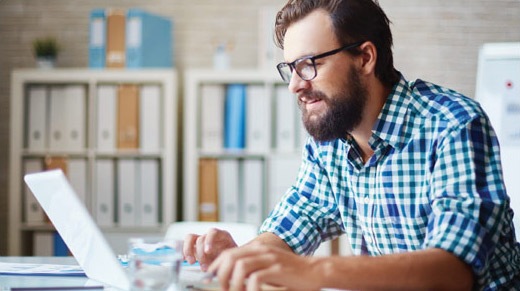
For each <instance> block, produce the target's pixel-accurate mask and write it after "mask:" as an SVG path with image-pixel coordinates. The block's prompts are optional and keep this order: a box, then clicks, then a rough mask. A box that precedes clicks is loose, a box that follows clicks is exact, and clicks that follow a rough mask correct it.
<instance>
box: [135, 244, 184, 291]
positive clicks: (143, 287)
mask: <svg viewBox="0 0 520 291" xmlns="http://www.w3.org/2000/svg"><path fill="white" fill-rule="evenodd" d="M128 260H129V261H128V273H129V278H130V283H131V290H133V291H166V290H168V291H173V290H179V287H178V286H179V284H178V283H179V273H180V266H181V262H182V252H181V250H180V249H179V246H178V242H177V241H173V240H172V241H164V240H163V239H162V238H154V237H148V238H130V239H129V240H128Z"/></svg>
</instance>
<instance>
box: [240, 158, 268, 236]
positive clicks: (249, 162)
mask: <svg viewBox="0 0 520 291" xmlns="http://www.w3.org/2000/svg"><path fill="white" fill-rule="evenodd" d="M242 163H243V166H242V171H241V172H242V175H243V178H242V180H243V181H244V182H243V187H242V190H241V193H242V195H243V199H242V207H241V209H242V211H243V221H244V222H246V223H251V224H254V225H257V226H260V225H261V224H262V221H263V218H264V213H263V212H264V208H263V206H264V205H263V200H264V199H263V198H264V185H265V179H264V167H263V161H262V160H261V159H245V160H244V161H243V162H242Z"/></svg>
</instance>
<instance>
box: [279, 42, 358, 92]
mask: <svg viewBox="0 0 520 291" xmlns="http://www.w3.org/2000/svg"><path fill="white" fill-rule="evenodd" d="M362 43H363V41H360V42H356V43H353V44H348V45H346V46H343V47H340V48H337V49H335V50H331V51H328V52H325V53H322V54H319V55H315V56H308V57H303V58H299V59H297V60H295V61H294V62H291V63H279V64H278V65H277V66H276V68H277V69H278V73H280V76H281V77H282V80H283V81H284V82H286V83H289V82H290V81H291V78H292V74H293V72H294V71H296V74H298V76H300V78H302V80H304V81H310V80H312V79H314V78H316V75H317V74H318V72H317V71H316V60H317V59H321V58H324V57H328V56H332V55H335V54H337V53H339V52H340V51H344V50H349V49H353V48H355V47H358V46H359V45H361V44H362Z"/></svg>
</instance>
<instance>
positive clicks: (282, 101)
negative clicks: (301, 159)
mask: <svg viewBox="0 0 520 291" xmlns="http://www.w3.org/2000/svg"><path fill="white" fill-rule="evenodd" d="M275 100H276V103H277V104H276V126H275V127H276V150H277V151H279V152H292V151H294V150H295V148H296V131H297V127H296V116H297V115H296V98H295V97H294V96H293V94H291V92H290V91H289V89H287V86H281V85H279V86H276V88H275Z"/></svg>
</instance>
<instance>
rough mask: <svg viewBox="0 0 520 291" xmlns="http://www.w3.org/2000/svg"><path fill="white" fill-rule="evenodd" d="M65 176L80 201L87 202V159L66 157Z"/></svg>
mask: <svg viewBox="0 0 520 291" xmlns="http://www.w3.org/2000/svg"><path fill="white" fill-rule="evenodd" d="M67 176H68V178H69V181H70V184H71V185H72V188H74V190H76V193H77V194H78V197H79V199H80V200H81V202H83V204H87V201H86V199H87V161H86V160H84V159H68V163H67Z"/></svg>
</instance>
